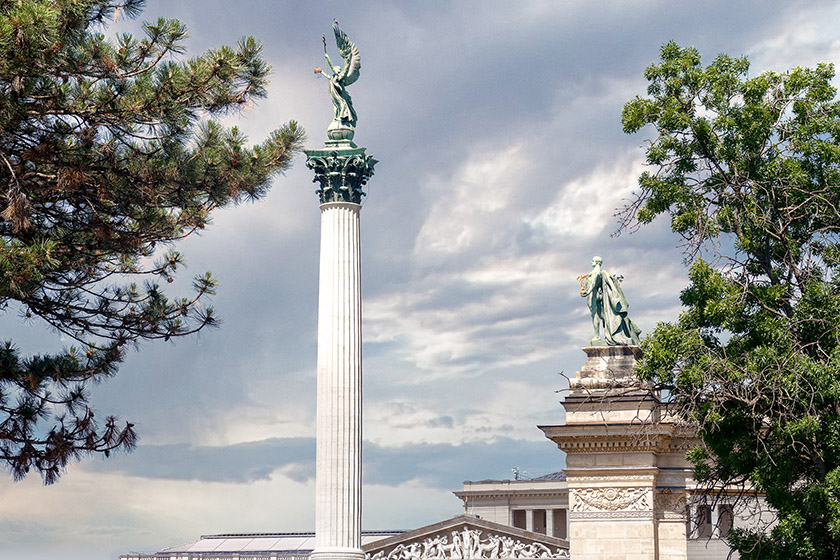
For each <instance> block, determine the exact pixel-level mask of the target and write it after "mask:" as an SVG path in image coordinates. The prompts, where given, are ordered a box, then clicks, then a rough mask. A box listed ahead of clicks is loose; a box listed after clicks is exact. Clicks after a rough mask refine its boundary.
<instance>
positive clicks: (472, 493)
mask: <svg viewBox="0 0 840 560" xmlns="http://www.w3.org/2000/svg"><path fill="white" fill-rule="evenodd" d="M564 484H565V482H564ZM452 493H453V494H455V495H456V496H458V497H459V498H460V499H462V500H464V499H468V498H484V499H490V498H505V499H507V498H511V497H514V496H515V497H517V498H556V497H561V496H566V495H568V493H569V489H568V488H557V489H550V490H549V489H546V490H462V491H455V492H452Z"/></svg>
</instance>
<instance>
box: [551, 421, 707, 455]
mask: <svg viewBox="0 0 840 560" xmlns="http://www.w3.org/2000/svg"><path fill="white" fill-rule="evenodd" d="M539 428H540V429H541V430H542V431H543V432H544V433H545V435H546V437H547V438H548V439H550V440H551V441H553V442H554V443H556V444H557V447H559V448H560V449H562V450H563V451H565V452H566V453H627V452H648V453H685V452H686V451H688V449H690V448H691V447H693V446H694V444H695V442H696V441H697V436H696V435H695V432H694V431H693V430H691V429H689V428H682V427H678V426H675V425H673V424H630V423H626V424H620V423H610V424H606V423H592V424H569V425H564V426H539Z"/></svg>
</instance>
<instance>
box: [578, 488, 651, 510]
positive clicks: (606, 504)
mask: <svg viewBox="0 0 840 560" xmlns="http://www.w3.org/2000/svg"><path fill="white" fill-rule="evenodd" d="M649 492H650V488H578V489H573V490H572V491H571V494H572V496H574V499H573V500H572V511H621V510H626V511H644V510H649V509H651V507H650V501H649V498H648V493H649Z"/></svg>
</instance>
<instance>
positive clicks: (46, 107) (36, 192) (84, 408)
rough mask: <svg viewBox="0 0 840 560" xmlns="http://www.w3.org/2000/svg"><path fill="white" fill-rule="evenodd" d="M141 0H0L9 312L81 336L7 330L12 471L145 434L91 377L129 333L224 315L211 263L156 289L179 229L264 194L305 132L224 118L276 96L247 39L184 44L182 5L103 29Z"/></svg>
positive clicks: (160, 333)
mask: <svg viewBox="0 0 840 560" xmlns="http://www.w3.org/2000/svg"><path fill="white" fill-rule="evenodd" d="M143 4H144V0H61V1H59V2H56V1H55V0H0V312H10V311H17V312H19V313H21V314H22V315H24V316H25V317H34V318H40V319H42V320H44V321H46V322H47V323H48V324H49V325H50V326H51V327H52V328H53V329H55V330H56V331H58V332H59V333H61V334H62V335H64V336H65V337H67V338H69V339H73V340H74V341H75V343H74V346H72V347H69V348H66V349H65V350H64V351H61V352H58V353H55V354H42V355H34V356H23V355H21V353H20V351H19V350H18V349H17V348H16V346H15V345H14V344H13V343H12V342H11V341H6V342H5V344H2V345H0V460H2V461H3V462H4V463H5V465H7V466H8V468H9V469H10V471H11V473H12V475H13V476H14V478H15V479H19V478H22V477H24V476H26V474H27V473H28V472H30V471H32V470H33V469H34V470H35V471H37V472H39V473H40V474H41V475H42V477H43V480H44V482H45V483H47V484H49V483H52V482H54V481H55V480H56V479H57V478H58V477H59V476H60V474H61V473H62V472H63V470H64V468H65V467H66V465H67V463H68V461H70V460H72V459H78V458H79V457H81V456H82V455H85V454H104V455H108V454H109V452H111V451H113V450H116V449H131V448H132V447H133V446H134V444H135V439H136V436H135V433H134V430H133V428H132V425H131V424H129V423H125V424H118V422H117V420H116V419H115V418H114V417H108V418H105V419H104V421H101V422H100V421H99V420H98V418H95V417H94V413H93V411H92V410H91V409H90V407H89V403H88V393H87V391H86V385H89V384H90V383H92V382H95V381H97V380H100V379H102V378H105V377H108V376H111V375H113V374H114V373H115V372H116V370H117V366H118V364H119V363H120V362H121V361H122V360H123V358H124V356H125V352H126V349H127V348H130V347H131V346H132V345H135V344H137V343H139V342H141V341H143V340H152V339H164V340H169V339H170V338H172V337H178V336H184V335H186V334H189V333H194V332H196V331H198V330H199V329H201V328H203V327H205V326H208V325H213V324H214V323H215V322H216V319H215V316H214V314H213V311H212V309H211V308H210V307H208V306H207V305H206V302H205V301H204V300H206V299H207V296H209V295H212V294H213V291H214V288H215V281H214V279H213V277H212V276H211V275H210V274H209V273H208V274H207V275H204V276H200V277H197V278H196V279H195V281H194V288H195V293H194V294H193V295H191V296H190V297H186V298H172V299H170V298H168V297H167V296H166V295H165V294H164V292H163V290H162V289H161V283H167V282H171V281H172V278H173V275H174V274H175V272H176V269H177V268H178V267H179V265H180V264H181V263H182V258H181V255H180V254H179V253H178V252H177V251H175V250H174V248H173V242H175V241H176V240H178V239H181V238H183V237H186V236H188V235H190V234H191V233H193V232H195V231H198V230H200V229H202V228H204V227H205V225H206V224H207V222H208V219H209V216H210V213H211V211H212V210H213V209H215V208H220V207H224V206H227V205H230V204H234V203H237V202H240V201H243V200H249V199H258V198H260V197H261V196H263V195H264V194H265V192H266V191H267V190H268V188H269V184H270V182H271V179H272V177H273V176H274V175H276V174H277V172H279V171H282V170H283V169H286V168H287V167H288V166H289V165H290V161H291V158H292V157H293V155H294V154H295V152H296V151H298V150H299V149H300V148H301V146H302V143H303V130H302V129H301V128H300V127H298V126H297V124H296V123H295V122H290V123H288V124H286V125H284V126H282V127H281V128H279V129H278V130H276V131H275V132H273V133H271V134H270V135H269V137H268V138H267V139H266V140H265V141H263V142H262V143H260V144H258V145H256V146H253V147H249V146H248V144H247V139H246V138H245V136H243V134H242V133H241V132H239V131H238V130H237V129H236V128H226V127H223V126H221V125H220V124H219V123H218V122H217V121H216V120H214V119H215V118H216V117H218V116H222V115H225V114H228V113H230V112H231V111H235V110H237V109H239V108H241V107H244V106H246V105H247V104H249V103H251V102H252V101H253V100H254V99H257V98H261V97H264V96H265V84H266V77H267V75H268V73H269V70H270V68H269V66H268V65H267V64H266V62H265V61H264V60H263V58H262V57H261V52H260V51H261V47H260V45H259V44H258V43H257V42H256V41H255V40H254V39H253V38H245V39H243V40H242V41H240V43H239V44H238V45H237V47H236V48H230V47H220V48H218V49H215V50H210V51H208V52H206V53H204V54H203V55H201V56H199V57H196V58H191V59H189V60H184V61H179V60H178V57H177V55H181V54H182V53H183V51H184V49H183V41H184V39H185V37H186V29H185V28H184V26H183V25H182V24H181V23H179V22H178V21H175V20H167V19H159V20H157V21H156V22H154V23H145V24H144V25H143V30H144V32H145V36H144V37H142V38H137V37H133V36H131V35H129V34H118V35H116V36H115V37H113V38H108V37H106V36H105V35H104V34H103V33H102V31H103V30H104V24H105V22H106V21H107V20H109V19H112V18H115V17H116V16H126V17H134V16H136V15H138V14H139V12H140V11H141V10H142V8H143Z"/></svg>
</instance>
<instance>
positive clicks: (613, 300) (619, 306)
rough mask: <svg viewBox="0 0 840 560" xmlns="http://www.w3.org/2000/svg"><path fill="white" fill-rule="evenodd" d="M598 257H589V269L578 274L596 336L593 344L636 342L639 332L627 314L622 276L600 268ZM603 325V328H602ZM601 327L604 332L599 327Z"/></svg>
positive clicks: (591, 341)
mask: <svg viewBox="0 0 840 560" xmlns="http://www.w3.org/2000/svg"><path fill="white" fill-rule="evenodd" d="M602 262H603V260H602V259H601V257H593V258H592V271H591V272H590V273H589V275H584V276H580V277H578V278H579V280H580V295H581V296H583V297H585V298H586V304H587V305H588V306H589V312H590V313H591V315H592V328H593V330H594V331H595V336H594V337H593V338H592V340H590V341H589V344H590V345H592V346H604V345H607V346H622V345H623V346H638V345H639V334H640V333H641V332H642V331H641V329H639V327H637V326H636V323H634V322H633V320H632V319H630V317H629V316H628V315H627V310H628V308H629V305H628V303H627V298H625V297H624V291H623V290H622V289H621V280H622V277H621V276H613V275H612V274H610V273H609V272H607V271H605V270H602V269H601V264H602ZM602 325H603V329H602V328H601V327H602ZM602 330H603V334H602V332H601V331H602Z"/></svg>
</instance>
